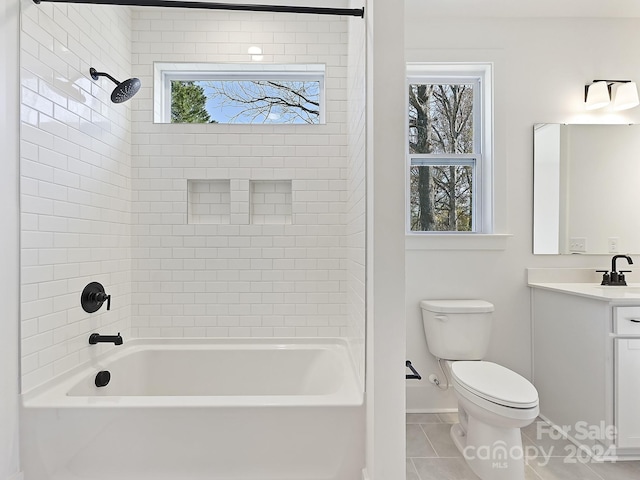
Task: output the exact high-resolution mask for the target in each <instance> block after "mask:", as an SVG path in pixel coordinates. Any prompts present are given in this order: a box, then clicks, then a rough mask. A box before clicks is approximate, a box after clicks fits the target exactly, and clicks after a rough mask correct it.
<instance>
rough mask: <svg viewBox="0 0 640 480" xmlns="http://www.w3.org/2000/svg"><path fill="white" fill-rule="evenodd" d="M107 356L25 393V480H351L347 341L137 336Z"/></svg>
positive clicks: (354, 406)
mask: <svg viewBox="0 0 640 480" xmlns="http://www.w3.org/2000/svg"><path fill="white" fill-rule="evenodd" d="M108 350H109V353H108V354H105V355H103V356H99V357H96V358H95V359H93V360H92V361H91V362H89V364H88V365H85V366H83V367H79V368H78V369H76V370H73V371H71V372H68V373H67V374H65V375H62V376H60V377H58V378H57V379H55V380H54V381H53V382H52V383H50V384H46V385H43V386H41V387H39V388H37V389H35V390H33V391H30V392H28V393H26V394H24V395H23V399H22V400H23V401H22V412H21V413H22V420H23V421H22V432H21V453H22V459H23V465H24V470H25V480H80V479H82V480H93V479H96V480H116V479H117V480H151V479H153V480H169V479H171V480H183V479H185V480H186V479H189V480H191V479H194V480H205V479H207V480H222V479H225V480H231V479H238V480H240V479H242V480H356V479H359V478H360V475H361V469H362V467H363V464H364V460H363V458H364V409H363V395H362V392H361V390H360V388H359V386H358V381H357V379H356V375H355V371H354V368H353V365H352V362H351V361H350V356H349V353H348V349H347V346H346V343H345V342H343V341H341V340H327V339H286V340H285V339H251V340H250V341H249V340H248V339H206V340H201V339H138V340H128V341H125V344H124V345H122V346H114V347H113V348H112V349H108ZM100 371H108V372H109V373H110V381H109V383H108V384H107V385H106V386H103V387H97V386H96V383H95V380H96V374H97V373H98V372H100Z"/></svg>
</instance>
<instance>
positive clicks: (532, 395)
mask: <svg viewBox="0 0 640 480" xmlns="http://www.w3.org/2000/svg"><path fill="white" fill-rule="evenodd" d="M451 372H452V374H453V377H454V379H455V380H456V381H457V383H458V384H459V385H460V386H461V387H463V388H465V389H467V390H469V391H470V392H472V393H473V394H475V395H478V396H479V397H482V398H484V399H486V400H489V401H490V402H493V403H497V404H498V405H504V406H506V407H514V408H533V407H535V406H536V405H538V391H537V390H536V388H535V387H534V386H533V385H532V384H531V382H529V381H528V380H527V379H526V378H524V377H522V376H521V375H518V374H517V373H516V372H513V371H511V370H509V369H508V368H505V367H503V366H502V365H498V364H496V363H491V362H482V361H460V362H454V363H453V364H452V365H451Z"/></svg>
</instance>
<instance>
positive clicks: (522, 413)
mask: <svg viewBox="0 0 640 480" xmlns="http://www.w3.org/2000/svg"><path fill="white" fill-rule="evenodd" d="M420 308H421V309H422V323H423V326H424V333H425V336H426V338H427V346H428V348H429V351H430V352H431V353H432V354H433V355H434V356H436V357H437V358H439V359H442V360H445V362H444V363H445V366H444V368H445V371H446V372H447V375H448V376H449V378H450V379H451V383H452V385H453V389H454V392H455V395H456V397H457V400H458V416H459V418H460V423H457V424H455V425H453V426H452V427H451V437H452V438H453V441H454V443H455V445H456V447H457V448H458V450H460V452H461V453H462V454H463V456H464V458H465V460H466V462H467V464H468V465H469V467H470V468H471V470H473V472H474V473H475V474H476V475H478V477H480V478H481V479H482V480H524V452H523V449H522V438H521V434H520V429H521V428H522V427H526V426H527V425H529V424H531V423H532V422H533V421H534V420H535V418H536V417H537V416H538V412H539V408H538V392H537V390H536V389H535V387H534V386H533V385H532V384H531V383H530V382H529V381H528V380H527V379H526V378H524V377H522V376H520V375H518V374H517V373H515V372H513V371H511V370H509V369H508V368H505V367H503V366H501V365H498V364H496V363H492V362H487V361H483V360H482V359H483V358H484V356H485V354H486V351H487V347H488V345H489V339H490V335H491V316H492V312H493V310H494V308H493V305H492V304H491V303H489V302H486V301H484V300H423V301H422V302H420Z"/></svg>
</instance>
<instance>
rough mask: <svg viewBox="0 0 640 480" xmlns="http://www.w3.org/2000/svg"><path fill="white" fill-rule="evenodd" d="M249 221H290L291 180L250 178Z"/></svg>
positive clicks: (272, 223)
mask: <svg viewBox="0 0 640 480" xmlns="http://www.w3.org/2000/svg"><path fill="white" fill-rule="evenodd" d="M250 191H251V210H250V212H251V223H253V224H257V225H274V224H289V223H291V180H252V181H251V185H250Z"/></svg>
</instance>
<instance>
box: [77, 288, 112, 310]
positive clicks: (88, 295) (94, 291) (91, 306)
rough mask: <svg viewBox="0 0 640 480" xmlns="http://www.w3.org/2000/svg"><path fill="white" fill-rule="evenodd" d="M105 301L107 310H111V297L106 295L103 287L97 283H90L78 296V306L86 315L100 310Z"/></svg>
mask: <svg viewBox="0 0 640 480" xmlns="http://www.w3.org/2000/svg"><path fill="white" fill-rule="evenodd" d="M105 301H106V302H107V310H111V295H107V294H106V293H105V291H104V287H103V286H102V285H101V284H100V283H98V282H91V283H90V284H88V285H87V286H86V287H84V290H83V291H82V295H81V296H80V304H81V305H82V308H83V310H84V311H85V312H87V313H93V312H96V311H98V310H100V307H102V304H103V303H104V302H105Z"/></svg>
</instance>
